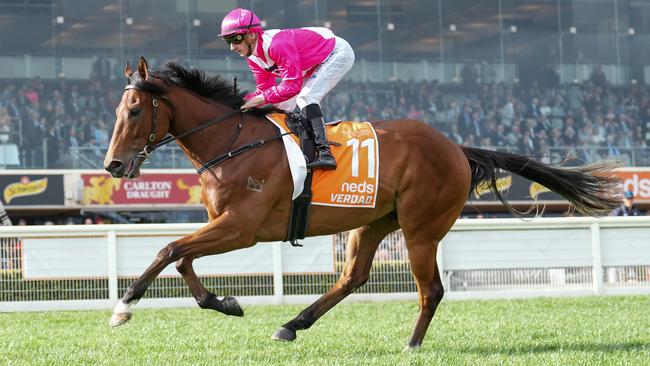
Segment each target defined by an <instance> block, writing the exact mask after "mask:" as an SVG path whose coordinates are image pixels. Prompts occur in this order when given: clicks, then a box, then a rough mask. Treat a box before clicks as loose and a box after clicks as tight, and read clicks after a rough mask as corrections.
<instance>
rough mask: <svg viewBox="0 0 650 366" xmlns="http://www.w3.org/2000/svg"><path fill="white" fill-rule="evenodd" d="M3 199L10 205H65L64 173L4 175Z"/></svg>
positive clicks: (1, 180)
mask: <svg viewBox="0 0 650 366" xmlns="http://www.w3.org/2000/svg"><path fill="white" fill-rule="evenodd" d="M0 188H1V189H2V200H3V203H4V204H5V205H8V206H23V205H27V206H32V205H48V206H49V205H63V204H64V194H63V175H2V176H0Z"/></svg>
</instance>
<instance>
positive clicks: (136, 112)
mask: <svg viewBox="0 0 650 366" xmlns="http://www.w3.org/2000/svg"><path fill="white" fill-rule="evenodd" d="M138 114H140V108H133V109H131V117H135V116H137V115H138Z"/></svg>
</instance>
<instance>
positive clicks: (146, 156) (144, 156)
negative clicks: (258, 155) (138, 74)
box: [124, 85, 292, 175]
mask: <svg viewBox="0 0 650 366" xmlns="http://www.w3.org/2000/svg"><path fill="white" fill-rule="evenodd" d="M128 89H136V87H135V86H134V85H127V86H126V87H124V90H128ZM158 99H160V100H162V101H163V102H164V103H165V104H167V105H168V106H169V107H170V108H171V109H172V110H174V106H173V105H172V104H171V102H170V101H169V99H168V98H167V97H165V96H162V97H159V98H158V97H157V96H156V95H153V98H152V105H153V111H152V114H151V133H150V134H149V138H148V139H147V144H146V145H145V146H144V148H143V149H142V150H141V151H139V152H138V153H136V154H135V156H134V158H135V159H138V160H139V161H140V162H139V163H140V164H142V163H144V162H145V161H147V160H150V156H151V155H152V154H153V152H154V150H156V149H157V148H159V147H161V146H164V145H167V144H169V143H170V142H172V141H176V140H179V139H181V138H183V137H185V136H189V135H191V134H193V133H195V132H198V131H201V130H203V129H205V128H208V127H210V126H212V125H214V124H216V123H218V122H221V121H225V120H227V119H230V118H232V117H234V116H235V115H237V114H240V116H241V118H242V119H243V117H244V113H246V111H242V110H240V109H236V110H233V111H231V112H228V113H226V114H224V115H222V116H219V117H216V118H213V119H211V120H208V121H206V122H204V123H202V124H200V125H198V126H196V127H193V128H191V129H189V130H187V131H185V132H183V133H181V134H179V135H178V136H171V135H168V136H165V137H164V138H163V139H162V140H160V141H159V142H158V143H154V142H155V139H156V127H157V125H158V105H159V103H158ZM241 128H242V124H241V122H240V123H239V124H237V131H236V132H235V136H233V139H232V144H234V143H235V140H236V139H237V137H238V136H239V132H240V131H241ZM291 133H292V132H285V133H282V134H279V135H276V136H273V137H271V138H269V139H266V140H264V139H259V140H255V141H251V142H249V143H247V144H246V145H243V146H240V147H238V148H236V149H234V150H231V151H228V152H227V153H225V154H222V155H220V156H218V157H216V158H214V159H212V160H210V161H208V162H207V163H204V164H202V165H201V167H199V168H198V169H196V172H197V173H198V174H199V175H201V174H202V173H203V172H205V171H206V170H208V169H210V168H212V167H213V166H215V165H218V164H220V163H222V162H224V161H226V160H228V159H230V158H233V157H235V156H237V155H240V154H242V153H244V152H246V151H249V150H252V149H255V148H257V147H260V146H262V145H264V144H265V143H267V142H272V141H273V140H277V139H280V138H282V137H283V136H284V135H288V134H291Z"/></svg>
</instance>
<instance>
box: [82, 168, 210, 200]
mask: <svg viewBox="0 0 650 366" xmlns="http://www.w3.org/2000/svg"><path fill="white" fill-rule="evenodd" d="M81 179H82V180H83V198H82V200H81V204H83V205H119V204H123V205H124V204H126V205H130V204H201V183H200V181H199V176H198V175H197V174H192V173H188V174H142V175H141V176H139V177H138V178H136V179H131V180H129V179H118V178H112V177H111V176H110V175H108V174H82V175H81Z"/></svg>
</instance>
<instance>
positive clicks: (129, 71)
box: [124, 61, 133, 79]
mask: <svg viewBox="0 0 650 366" xmlns="http://www.w3.org/2000/svg"><path fill="white" fill-rule="evenodd" d="M131 75H133V69H131V64H130V63H129V61H127V62H126V66H124V76H126V78H127V79H129V78H131Z"/></svg>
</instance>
